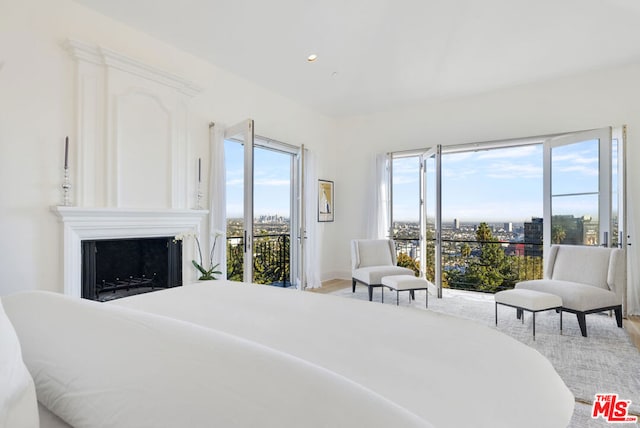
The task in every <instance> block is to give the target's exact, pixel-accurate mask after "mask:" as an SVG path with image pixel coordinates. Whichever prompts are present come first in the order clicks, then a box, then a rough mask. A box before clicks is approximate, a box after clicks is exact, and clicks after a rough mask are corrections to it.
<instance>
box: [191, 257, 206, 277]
mask: <svg viewBox="0 0 640 428" xmlns="http://www.w3.org/2000/svg"><path fill="white" fill-rule="evenodd" d="M191 263H193V265H194V266H195V267H196V269H198V270H199V271H200V273H201V274H203V275H207V274H208V272H207V271H206V270H205V269H204V268H203V267H202V266H200V265H199V264H198V262H196V261H195V260H191Z"/></svg>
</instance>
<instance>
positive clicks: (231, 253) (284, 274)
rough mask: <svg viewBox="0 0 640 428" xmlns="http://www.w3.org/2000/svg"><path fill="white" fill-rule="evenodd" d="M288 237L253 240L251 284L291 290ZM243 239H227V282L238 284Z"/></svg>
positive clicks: (279, 236)
mask: <svg viewBox="0 0 640 428" xmlns="http://www.w3.org/2000/svg"><path fill="white" fill-rule="evenodd" d="M289 241H290V239H289V235H288V234H287V235H285V234H271V235H257V236H254V238H253V282H256V283H258V284H269V285H275V286H278V287H290V286H291V273H290V272H291V270H290V266H291V261H290V242H289ZM243 260H244V239H243V238H242V237H241V236H230V237H227V278H228V279H230V280H232V281H242V279H243V273H244V265H243Z"/></svg>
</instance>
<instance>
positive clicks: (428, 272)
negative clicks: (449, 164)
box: [420, 145, 442, 297]
mask: <svg viewBox="0 0 640 428" xmlns="http://www.w3.org/2000/svg"><path fill="white" fill-rule="evenodd" d="M441 161H442V147H441V146H440V145H438V146H435V147H434V148H432V149H430V150H427V151H426V152H425V153H423V154H422V155H421V156H420V172H421V174H420V202H421V207H420V256H421V257H420V266H421V267H422V269H421V270H422V272H421V274H422V275H421V276H422V277H424V278H426V279H428V280H429V281H430V282H432V283H433V284H434V285H435V290H429V291H430V292H432V293H433V294H435V295H436V296H437V297H442V263H441V260H442V206H441V205H442V203H441V202H442V192H441V190H442V184H441V175H442V174H441Z"/></svg>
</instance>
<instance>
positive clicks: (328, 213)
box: [318, 180, 334, 221]
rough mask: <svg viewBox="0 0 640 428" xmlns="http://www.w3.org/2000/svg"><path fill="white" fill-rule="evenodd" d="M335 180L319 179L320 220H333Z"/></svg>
mask: <svg viewBox="0 0 640 428" xmlns="http://www.w3.org/2000/svg"><path fill="white" fill-rule="evenodd" d="M333 196H334V194H333V181H329V180H318V221H333V214H334V213H333V209H334V206H333V200H334V198H333Z"/></svg>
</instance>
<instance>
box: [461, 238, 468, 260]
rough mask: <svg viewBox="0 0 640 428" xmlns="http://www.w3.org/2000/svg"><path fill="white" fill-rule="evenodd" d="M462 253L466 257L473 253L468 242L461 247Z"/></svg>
mask: <svg viewBox="0 0 640 428" xmlns="http://www.w3.org/2000/svg"><path fill="white" fill-rule="evenodd" d="M460 255H461V256H462V257H464V258H465V259H466V258H468V257H469V256H470V255H471V246H470V245H469V244H467V243H466V242H465V243H464V244H462V247H460Z"/></svg>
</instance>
